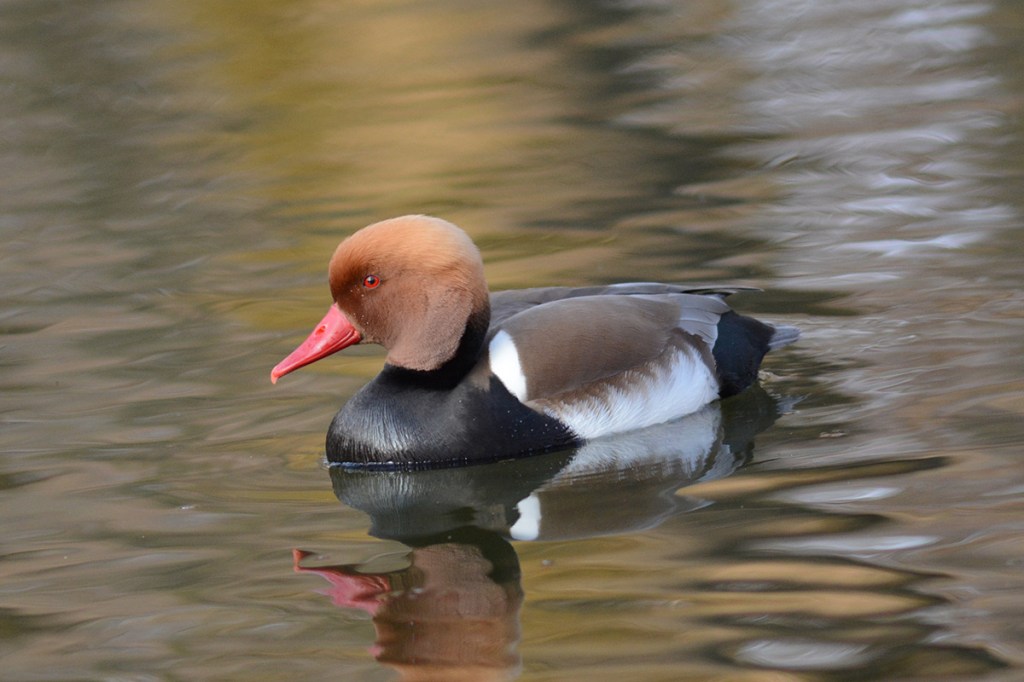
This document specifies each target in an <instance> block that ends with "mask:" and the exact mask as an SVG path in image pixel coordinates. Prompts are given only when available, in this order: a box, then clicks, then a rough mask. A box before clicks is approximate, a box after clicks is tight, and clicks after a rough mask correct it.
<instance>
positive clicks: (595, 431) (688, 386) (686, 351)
mask: <svg viewBox="0 0 1024 682" xmlns="http://www.w3.org/2000/svg"><path fill="white" fill-rule="evenodd" d="M503 381H504V379H503ZM617 384H618V385H617ZM506 385H508V384H507V382H506ZM619 385H621V386H625V387H627V388H625V389H623V388H620V387H619ZM510 390H511V389H510ZM717 397H718V381H717V380H716V379H715V376H714V374H712V373H711V370H710V369H709V368H708V366H707V364H706V363H705V362H704V360H703V359H702V358H701V357H700V355H699V354H698V353H697V351H696V350H694V349H691V348H687V347H684V348H681V349H680V350H679V351H678V352H677V354H676V356H675V358H674V359H673V362H672V364H671V365H669V367H668V368H667V371H655V375H654V376H651V373H650V372H647V371H643V370H630V371H629V372H626V376H624V377H622V379H620V380H618V381H616V382H614V383H612V382H605V383H602V384H595V385H593V386H592V387H590V390H588V391H587V392H585V393H584V394H583V395H581V396H579V397H576V398H575V399H573V400H571V401H566V402H562V403H555V402H546V401H545V405H544V408H543V409H544V411H545V412H546V413H548V414H549V415H551V416H553V417H555V418H557V419H560V420H561V421H562V422H563V423H565V424H566V425H568V426H569V428H570V429H572V430H573V432H575V433H576V434H577V435H578V436H580V437H581V438H586V439H590V438H599V437H600V436H606V435H608V434H611V433H621V432H623V431H629V430H632V429H640V428H643V427H645V426H651V425H653V424H660V423H662V422H666V421H669V420H670V419H676V418H678V417H682V416H683V415H687V414H691V413H693V412H696V411H697V410H699V409H700V408H701V407H703V406H704V405H707V404H708V403H710V402H712V401H713V400H715V399H716V398H717Z"/></svg>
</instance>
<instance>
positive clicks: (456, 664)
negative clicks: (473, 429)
mask: <svg viewBox="0 0 1024 682" xmlns="http://www.w3.org/2000/svg"><path fill="white" fill-rule="evenodd" d="M784 409H785V408H784V407H783V406H781V405H780V403H779V401H777V400H775V399H773V398H772V397H771V396H769V395H768V394H767V393H766V392H765V391H764V390H763V389H761V388H760V387H756V386H755V387H754V388H753V389H751V390H748V391H746V392H745V393H744V394H742V395H741V396H737V397H736V398H733V399H730V400H728V401H725V402H723V403H716V404H712V405H709V406H707V407H705V409H704V410H702V411H700V412H698V413H696V414H692V415H689V416H687V417H685V418H683V419H681V420H678V421H675V422H672V423H669V424H662V425H659V426H657V427H653V428H649V429H644V430H642V431H638V432H635V433H629V434H623V435H621V436H618V437H615V438H608V439H602V440H597V441H592V442H590V443H587V444H585V445H583V446H581V447H579V448H576V449H572V450H568V451H564V452H557V453H551V454H547V455H539V456H536V457H530V458H526V459H520V460H513V461H507V462H496V463H494V464H485V465H477V466H470V467H463V468H456V469H434V470H424V471H362V470H353V469H343V468H332V469H331V470H330V473H331V480H332V483H333V486H334V492H335V494H336V495H337V497H338V499H339V500H341V501H342V502H343V503H345V504H347V505H349V506H351V507H353V508H355V509H359V510H361V511H363V512H365V513H367V514H368V515H369V516H370V520H371V528H370V534H371V535H374V536H376V537H379V538H384V539H389V540H397V541H400V542H402V543H403V544H405V545H407V546H408V547H409V548H410V551H409V553H408V555H407V557H406V559H407V561H408V566H407V567H405V568H401V569H397V570H391V571H386V572H376V573H374V572H364V571H362V570H360V568H359V566H358V565H357V564H346V565H337V566H315V567H309V566H303V565H302V562H303V560H305V559H307V558H308V557H310V556H311V554H310V553H309V552H304V551H302V550H295V552H294V561H295V570H296V571H298V572H304V573H316V574H318V575H320V576H321V577H323V578H324V579H326V580H327V581H328V582H329V583H330V584H331V587H330V589H329V590H328V594H329V595H330V596H331V598H332V599H333V600H334V603H335V604H336V605H337V606H339V607H343V608H355V609H360V610H362V611H365V612H367V613H369V614H370V615H371V616H372V617H373V624H374V627H375V629H376V645H375V647H374V649H373V654H374V656H375V657H376V658H377V660H378V661H380V662H381V663H384V664H386V665H388V666H390V667H392V668H394V669H395V670H397V671H398V672H399V673H400V675H401V679H403V680H502V679H513V678H515V677H517V676H518V673H519V670H520V667H521V662H520V658H519V654H518V652H517V646H518V642H519V636H520V630H519V611H520V608H521V606H522V602H523V592H522V587H521V581H520V568H519V559H518V556H517V555H516V552H515V549H514V548H513V546H512V544H511V543H510V540H520V541H530V540H553V539H568V538H585V537H593V536H596V535H607V534H618V533H627V532H630V531H635V530H640V529H644V528H651V527H654V526H657V525H658V524H660V523H661V522H663V521H664V520H665V519H666V518H668V517H670V516H672V515H674V514H678V513H683V512H686V511H690V510H693V509H697V508H700V507H702V506H704V505H705V504H707V502H705V501H702V500H700V499H698V498H693V497H689V496H687V495H685V490H682V491H681V490H680V489H684V488H685V487H686V486H687V485H690V484H692V483H696V482H698V481H706V480H711V479H715V478H721V477H723V476H727V475H729V474H730V473H732V472H733V471H735V470H736V469H737V468H738V467H740V466H742V465H743V464H744V463H745V462H747V461H748V460H749V459H750V458H751V456H752V453H753V439H754V436H755V435H756V434H757V433H759V432H760V431H762V430H764V429H766V428H767V427H768V426H770V425H771V424H772V423H773V422H774V421H775V420H776V419H777V418H778V416H779V414H780V412H782V411H784Z"/></svg>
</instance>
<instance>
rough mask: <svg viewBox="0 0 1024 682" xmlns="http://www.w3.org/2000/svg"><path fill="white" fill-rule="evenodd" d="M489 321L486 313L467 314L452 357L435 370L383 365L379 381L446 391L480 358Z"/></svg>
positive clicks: (489, 318)
mask: <svg viewBox="0 0 1024 682" xmlns="http://www.w3.org/2000/svg"><path fill="white" fill-rule="evenodd" d="M490 322H491V316H490V311H489V310H483V311H480V312H476V313H473V314H472V315H470V317H469V320H467V322H466V331H465V332H464V333H463V335H462V339H461V340H460V341H459V347H458V348H457V349H456V350H455V355H453V356H452V357H451V359H450V360H448V361H447V362H445V363H444V364H443V365H441V366H440V367H438V368H437V369H432V370H427V371H422V370H415V369H406V368H405V367H398V366H396V365H388V364H385V365H384V369H383V370H381V373H380V375H379V377H378V379H380V380H384V381H388V382H391V381H393V382H396V383H399V384H403V385H406V386H416V387H418V388H424V389H449V388H451V387H453V386H455V385H456V384H458V383H459V382H460V381H462V378H463V377H465V376H466V374H468V373H469V370H471V369H472V368H473V366H474V365H476V362H477V360H479V359H480V354H481V352H483V347H484V341H485V340H486V337H487V328H488V327H489V326H490Z"/></svg>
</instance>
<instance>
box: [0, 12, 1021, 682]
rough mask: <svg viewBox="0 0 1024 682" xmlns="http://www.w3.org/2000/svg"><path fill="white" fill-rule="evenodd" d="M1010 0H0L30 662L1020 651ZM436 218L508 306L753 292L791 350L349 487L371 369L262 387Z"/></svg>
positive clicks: (621, 658) (11, 543)
mask: <svg viewBox="0 0 1024 682" xmlns="http://www.w3.org/2000/svg"><path fill="white" fill-rule="evenodd" d="M676 5H678V6H676ZM1022 25H1024V12H1022V11H1021V10H1020V9H1018V8H1017V6H1016V5H1015V4H1013V3H1005V2H1003V3H1000V2H994V1H988V0H982V1H981V2H962V1H959V0H939V1H929V2H919V1H917V0H877V1H874V2H862V3H806V2H798V1H796V0H743V1H740V2H734V3H729V4H723V3H716V2H689V3H661V2H621V3H602V4H596V3H594V4H579V3H576V4H573V3H555V2H533V1H531V2H528V3H527V4H525V5H523V4H518V5H507V6H506V5H503V4H494V3H475V2H459V3H431V4H425V3H404V4H403V3H323V2H316V1H314V0H296V1H294V2H284V3H282V2H249V3H246V4H245V8H244V10H242V9H240V7H239V6H238V5H237V4H235V3H228V2H220V1H217V2H192V1H186V2H180V1H179V2H175V3H170V2H166V1H163V0H141V1H136V2H133V3H131V4H130V5H129V4H127V3H124V2H117V1H115V0H100V1H97V2H93V3H89V4H88V6H85V5H79V4H68V3H61V2H55V1H50V0H32V1H31V2H27V1H23V0H6V1H4V2H0V75H2V78H0V83H2V93H3V96H2V97H0V120H2V121H3V124H2V126H0V196H2V197H3V198H2V201H0V233H2V236H3V246H2V247H0V297H2V298H3V301H4V305H3V306H2V308H0V366H2V367H3V371H2V372H0V444H2V453H0V491H2V494H0V513H2V518H3V521H4V531H5V532H4V533H3V535H2V536H0V537H2V544H0V557H2V560H0V657H2V663H0V665H2V668H3V670H4V674H3V677H4V678H5V679H12V680H27V679H41V680H64V679H234V678H240V677H243V676H244V677H246V678H247V679H283V678H287V679H294V678H299V677H308V678H311V679H320V678H326V677H329V676H330V677H344V678H353V679H395V678H396V677H399V678H406V679H447V680H452V679H458V678H459V677H460V676H461V677H462V678H464V679H473V680H478V679H487V678H495V679H507V678H510V677H516V678H518V679H523V680H552V679H584V678H586V679H595V680H596V679H612V678H614V679H622V678H627V679H652V680H653V679H673V680H678V679H701V680H704V679H729V680H742V679H750V680H854V679H908V678H914V679H971V680H975V679H993V680H996V679H1006V680H1011V679H1017V678H1019V677H1020V676H1021V671H1022V669H1024V632H1022V629H1021V625H1020V617H1019V614H1020V613H1021V612H1022V611H1024V597H1022V595H1024V584H1022V580H1021V570H1020V569H1021V559H1020V557H1021V556H1022V554H1024V545H1022V541H1021V538H1022V530H1024V529H1022V525H1024V524H1022V521H1021V518H1022V516H1021V514H1022V511H1024V510H1022V508H1021V503H1020V496H1021V491H1022V490H1024V475H1022V469H1021V467H1020V465H1019V451H1020V444H1021V442H1022V441H1024V428H1022V427H1021V424H1022V423H1024V422H1022V419H1021V417H1022V416H1024V379H1022V377H1024V371H1022V364H1024V361H1022V357H1024V354H1022V352H1021V351H1022V348H1021V340H1020V339H1021V335H1020V329H1021V321H1022V318H1024V305H1022V303H1024V301H1022V298H1024V297H1022V295H1021V293H1020V291H1019V286H1020V284H1019V283H1020V272H1021V263H1022V262H1024V259H1022V257H1024V253H1022V247H1021V244H1020V239H1019V225H1020V216H1021V213H1022V209H1024V206H1022V201H1021V199H1020V194H1019V191H1018V186H1019V184H1020V178H1021V175H1022V170H1024V169H1022V165H1021V161H1020V159H1021V158H1024V153H1022V152H1024V149H1022V144H1021V139H1022V135H1021V132H1022V131H1021V128H1020V118H1021V104H1020V102H1021V101H1022V93H1024V81H1022V80H1021V77H1020V74H1021V73H1024V71H1022V69H1021V68H1020V67H1021V66H1022V61H1021V53H1020V50H1019V48H1018V46H1019V45H1020V44H1021V40H1022V36H1021V28H1022ZM412 211H425V212H432V213H437V214H440V215H443V216H444V217H446V218H448V219H451V220H453V221H455V222H457V223H459V224H461V225H463V226H464V227H466V229H467V230H468V231H469V232H470V233H471V234H472V236H473V237H474V239H476V240H477V242H478V243H479V244H480V246H481V248H482V251H483V254H484V258H485V261H486V267H487V274H488V277H489V278H490V280H491V282H492V285H493V286H494V287H495V288H505V287H518V286H533V285H545V284H554V283H566V284H574V283H575V284H582V283H591V282H594V283H598V282H611V281H620V280H628V279H645V280H658V279H661V280H669V281H684V282H734V283H744V284H752V285H755V286H760V287H762V288H763V289H765V292H764V293H761V294H742V295H738V296H736V297H735V299H734V301H735V305H736V307H738V308H740V309H741V310H743V311H746V312H751V313H755V314H757V315H759V316H761V317H764V318H767V319H775V320H779V321H784V322H790V323H795V324H798V325H799V326H801V327H802V328H803V329H804V338H803V340H802V341H801V343H800V344H799V345H797V346H794V347H791V348H789V349H787V350H786V351H785V352H783V353H780V354H778V355H777V356H775V357H773V358H772V359H771V360H770V362H769V363H768V365H767V367H766V369H767V372H766V374H765V377H764V381H763V384H764V386H765V389H766V392H765V393H763V394H761V393H758V394H751V395H749V396H745V397H744V398H743V399H741V400H736V401H729V402H727V403H726V404H724V405H722V406H721V410H720V411H719V409H718V408H714V409H713V410H710V411H709V412H707V413H705V414H703V415H699V416H698V417H696V418H695V419H691V420H685V421H684V422H681V423H679V424H674V425H669V426H666V427H665V429H664V430H659V429H655V430H652V431H651V432H648V433H645V434H638V435H637V436H636V438H628V439H621V440H616V441H611V442H606V443H601V444H595V445H594V447H590V446H588V448H589V449H588V448H583V449H582V450H581V451H579V452H567V453H557V454H554V455H548V456H544V457H539V458H535V459H532V460H528V461H524V462H518V463H501V464H495V465H489V466H487V467H476V468H473V469H466V470H457V471H446V472H425V473H421V474H417V475H409V476H398V475H381V476H370V477H366V478H361V477H360V476H358V475H354V474H346V473H344V472H331V473H330V475H329V473H328V472H327V471H325V470H324V469H323V467H322V465H321V459H322V448H323V445H322V444H323V433H324V430H325V429H326V426H327V424H328V422H329V421H330V417H331V416H332V414H333V413H334V411H335V410H336V409H337V407H338V405H340V404H341V402H342V401H343V400H344V399H345V398H346V397H347V396H348V395H350V394H351V393H352V391H354V390H355V389H356V388H358V386H360V385H361V384H362V383H363V382H364V381H365V380H366V379H367V378H368V377H369V376H372V375H373V374H374V373H375V372H376V371H377V368H378V367H379V364H380V353H378V352H376V351H374V350H372V349H366V350H356V351H354V352H352V353H350V354H348V355H347V357H346V358H344V359H339V360H334V361H332V362H329V363H320V364H318V365H317V366H315V367H312V368H309V369H308V370H304V371H303V372H302V373H299V374H296V375H294V376H290V377H289V378H288V381H287V382H282V383H281V384H279V385H278V386H276V387H273V388H271V386H270V384H269V382H268V381H267V373H268V371H269V368H270V367H271V366H272V365H273V364H274V363H275V362H276V361H277V360H278V359H279V358H280V357H281V356H282V355H283V354H284V353H286V352H287V351H288V350H289V349H290V348H291V347H292V346H293V345H294V341H295V340H297V339H298V338H299V336H300V335H301V334H302V333H303V332H304V331H305V330H306V329H307V328H308V326H309V325H310V324H311V323H312V322H313V321H315V320H316V319H318V315H319V314H320V312H322V309H323V307H324V305H325V303H326V300H327V290H326V287H325V285H324V267H325V263H326V260H327V257H328V255H329V253H330V250H331V249H332V248H333V247H334V245H335V244H336V242H337V241H338V239H339V238H340V236H342V235H344V234H347V233H348V232H350V231H352V230H354V229H356V228H358V227H360V226H361V225H363V224H365V223H368V222H371V221H372V220H375V219H378V218H382V217H386V216H390V215H397V214H400V213H405V212H412ZM666 444H667V445H668V446H669V447H666ZM626 461H628V464H624V462H626ZM339 499H340V500H341V502H339ZM410 623H412V625H410Z"/></svg>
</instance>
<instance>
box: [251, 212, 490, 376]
mask: <svg viewBox="0 0 1024 682" xmlns="http://www.w3.org/2000/svg"><path fill="white" fill-rule="evenodd" d="M328 273H329V281H330V285H331V296H332V297H333V298H334V304H333V305H332V306H331V307H330V308H329V309H328V311H327V314H326V315H325V316H324V318H323V320H321V321H320V323H319V324H318V325H317V326H316V327H315V328H314V329H313V331H312V333H310V335H309V337H308V338H307V339H306V340H305V341H304V342H303V343H302V344H301V345H299V347H298V348H296V349H295V350H294V351H293V352H292V353H291V354H290V355H289V356H288V357H286V358H285V359H284V360H282V361H281V362H280V363H278V365H277V366H276V367H274V369H273V370H272V371H271V373H270V380H271V381H273V382H275V383H276V382H277V380H278V379H279V378H280V377H282V376H284V375H285V374H288V373H289V372H293V371H295V370H296V369H298V368H300V367H303V366H305V365H308V364H310V363H311V362H315V361H317V360H319V359H321V358H324V357H326V356H328V355H331V354H332V353H336V352H337V351H340V350H341V349H343V348H347V347H348V346H351V345H354V344H357V343H376V344H380V345H381V346H384V348H385V349H387V351H388V355H387V360H386V361H387V363H388V364H391V365H395V366H397V367H402V368H405V369H411V370H420V371H430V370H435V369H438V368H440V367H441V366H442V365H444V364H445V363H446V362H448V361H449V360H450V359H452V358H453V357H454V356H455V354H456V351H457V350H458V349H459V344H460V342H461V340H462V337H463V335H464V334H465V332H466V329H467V327H468V326H469V325H470V324H471V323H472V324H481V323H482V324H483V326H484V328H485V329H486V325H487V322H488V319H489V315H490V305H489V302H488V301H489V299H488V294H487V284H486V282H485V280H484V269H483V261H482V260H481V258H480V252H479V251H478V250H477V248H476V246H475V245H474V244H473V242H472V240H471V239H470V238H469V236H468V235H467V234H466V233H465V232H463V231H462V230H461V229H459V228H458V227H456V226H455V225H453V224H452V223H449V222H447V221H445V220H441V219H440V218H433V217H430V216H422V215H412V216H403V217H400V218H392V219H390V220H384V221H381V222H379V223H374V224H373V225H369V226H368V227H364V228H363V229H361V230H359V231H358V232H356V233H355V234H353V235H352V236H350V237H349V238H347V239H345V240H344V241H343V242H341V244H340V245H338V248H337V250H335V252H334V256H333V257H332V258H331V263H330V266H329V270H328Z"/></svg>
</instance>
